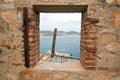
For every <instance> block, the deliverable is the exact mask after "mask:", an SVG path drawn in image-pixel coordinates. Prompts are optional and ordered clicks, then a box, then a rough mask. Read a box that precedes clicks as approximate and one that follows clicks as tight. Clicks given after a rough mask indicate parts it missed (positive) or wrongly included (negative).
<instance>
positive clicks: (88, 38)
mask: <svg viewBox="0 0 120 80" xmlns="http://www.w3.org/2000/svg"><path fill="white" fill-rule="evenodd" d="M83 39H84V40H96V39H97V37H83Z"/></svg>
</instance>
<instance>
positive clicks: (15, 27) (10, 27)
mask: <svg viewBox="0 0 120 80" xmlns="http://www.w3.org/2000/svg"><path fill="white" fill-rule="evenodd" d="M20 27H21V25H20V24H10V25H9V29H10V31H15V30H16V29H19V28H20Z"/></svg>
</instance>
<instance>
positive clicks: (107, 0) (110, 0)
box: [106, 0, 115, 4]
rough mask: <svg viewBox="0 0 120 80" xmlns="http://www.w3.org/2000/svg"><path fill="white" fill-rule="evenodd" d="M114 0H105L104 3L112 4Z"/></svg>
mask: <svg viewBox="0 0 120 80" xmlns="http://www.w3.org/2000/svg"><path fill="white" fill-rule="evenodd" d="M114 1H115V0H106V3H108V4H112V3H113V2H114Z"/></svg>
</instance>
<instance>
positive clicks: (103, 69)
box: [97, 67, 109, 71]
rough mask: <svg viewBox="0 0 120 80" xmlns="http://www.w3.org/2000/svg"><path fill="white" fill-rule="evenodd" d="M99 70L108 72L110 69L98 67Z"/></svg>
mask: <svg viewBox="0 0 120 80" xmlns="http://www.w3.org/2000/svg"><path fill="white" fill-rule="evenodd" d="M97 69H98V70H100V71H108V69H109V68H108V67H98V68H97Z"/></svg>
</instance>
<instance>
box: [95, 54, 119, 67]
mask: <svg viewBox="0 0 120 80" xmlns="http://www.w3.org/2000/svg"><path fill="white" fill-rule="evenodd" d="M98 56H99V57H100V58H101V59H97V67H109V68H111V67H112V68H115V67H120V64H119V61H120V59H119V56H118V55H116V54H111V53H108V52H103V53H100V54H98Z"/></svg>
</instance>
